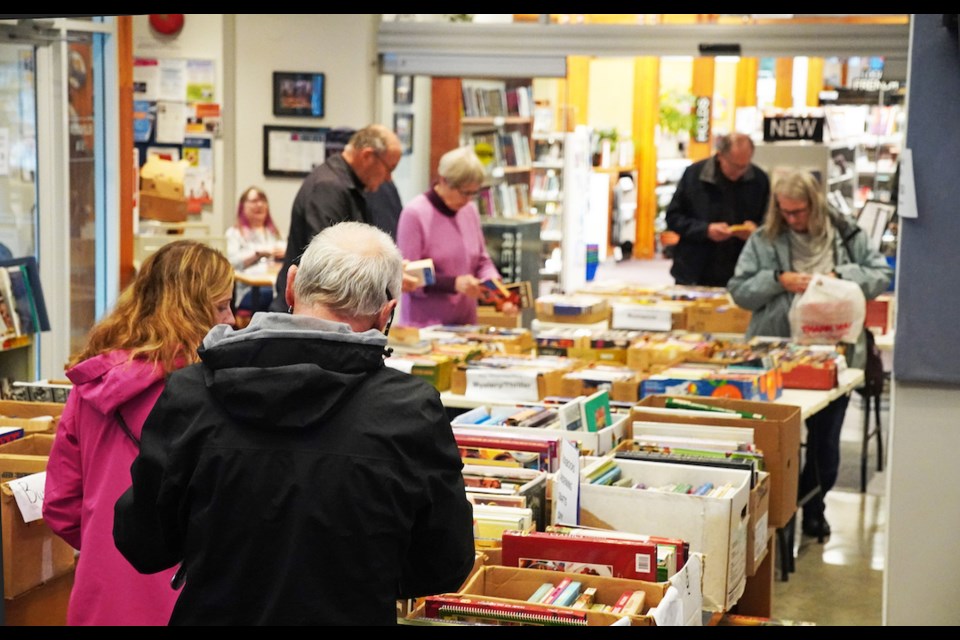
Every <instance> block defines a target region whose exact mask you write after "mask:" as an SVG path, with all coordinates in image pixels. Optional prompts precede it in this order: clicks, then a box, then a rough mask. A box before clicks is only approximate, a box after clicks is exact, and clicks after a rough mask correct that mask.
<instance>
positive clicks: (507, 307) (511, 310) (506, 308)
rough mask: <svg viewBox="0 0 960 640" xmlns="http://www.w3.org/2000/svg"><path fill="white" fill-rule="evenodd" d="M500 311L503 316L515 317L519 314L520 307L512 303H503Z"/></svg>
mask: <svg viewBox="0 0 960 640" xmlns="http://www.w3.org/2000/svg"><path fill="white" fill-rule="evenodd" d="M500 311H502V312H503V313H504V315H508V316H510V317H515V316H516V315H518V314H519V313H520V307H518V306H517V305H515V304H513V303H512V302H504V303H503V306H502V307H500Z"/></svg>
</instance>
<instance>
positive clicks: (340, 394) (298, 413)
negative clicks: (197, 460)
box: [199, 313, 387, 428]
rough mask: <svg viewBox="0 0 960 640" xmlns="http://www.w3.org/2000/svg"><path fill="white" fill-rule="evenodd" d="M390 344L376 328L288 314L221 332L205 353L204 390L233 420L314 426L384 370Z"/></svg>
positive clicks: (207, 342)
mask: <svg viewBox="0 0 960 640" xmlns="http://www.w3.org/2000/svg"><path fill="white" fill-rule="evenodd" d="M386 344H387V338H386V336H384V335H383V334H382V333H381V332H379V331H377V330H375V329H371V330H368V331H364V332H362V333H356V332H354V331H353V330H352V329H351V328H350V327H349V325H346V324H343V323H340V322H331V321H328V320H321V319H319V318H313V317H309V316H302V315H290V314H287V313H257V314H254V316H253V319H252V320H251V322H250V324H249V325H247V327H246V328H244V329H241V330H239V331H238V330H235V329H233V328H232V327H230V326H228V325H217V326H216V327H214V328H213V329H211V330H210V333H208V334H207V336H206V337H205V338H204V340H203V345H202V346H201V347H200V349H199V355H200V359H201V367H202V370H203V379H204V384H205V385H206V387H207V389H208V390H209V391H210V393H211V394H212V395H213V396H214V398H216V399H217V401H218V402H219V404H220V406H221V407H222V409H223V410H224V411H226V412H227V413H228V414H229V415H230V416H231V417H232V418H233V419H235V420H237V421H240V422H243V423H247V424H254V425H257V426H261V427H268V428H300V427H306V426H309V425H311V424H314V423H316V422H318V421H320V420H322V419H324V417H325V416H327V415H328V414H330V413H331V412H335V411H337V410H338V409H339V407H340V406H341V404H342V403H343V402H344V401H345V400H346V399H347V398H348V397H349V396H350V395H351V394H352V392H353V391H354V389H356V387H357V386H358V385H359V384H360V383H361V382H362V381H363V380H365V379H366V378H367V377H368V376H369V375H370V374H372V373H373V372H375V371H377V370H378V369H380V368H382V367H383V355H384V348H385V347H386Z"/></svg>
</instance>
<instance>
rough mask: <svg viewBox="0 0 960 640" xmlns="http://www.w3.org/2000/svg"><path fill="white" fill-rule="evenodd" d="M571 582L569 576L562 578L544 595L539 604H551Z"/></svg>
mask: <svg viewBox="0 0 960 640" xmlns="http://www.w3.org/2000/svg"><path fill="white" fill-rule="evenodd" d="M571 582H573V580H571V579H570V578H564V579H563V580H561V581H560V582H559V584H557V586H555V587H554V588H553V590H552V591H551V592H550V593H548V594H547V595H546V596H544V598H543V600H541V601H540V604H553V602H554V600H556V599H557V598H559V597H560V594H561V593H563V591H564V589H566V588H567V587H569V586H570V583H571Z"/></svg>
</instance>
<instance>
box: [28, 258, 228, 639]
mask: <svg viewBox="0 0 960 640" xmlns="http://www.w3.org/2000/svg"><path fill="white" fill-rule="evenodd" d="M233 276H234V271H233V267H232V266H231V265H230V262H229V261H228V260H227V258H226V257H225V256H224V255H223V254H221V253H220V252H219V251H217V250H216V249H213V248H211V247H209V246H207V245H204V244H201V243H198V242H194V241H190V240H179V241H176V242H172V243H170V244H167V245H164V246H163V247H161V248H160V249H159V250H158V251H157V252H156V253H155V254H153V255H151V256H150V257H149V258H147V259H146V260H145V261H144V263H143V265H142V267H141V269H140V271H139V272H138V273H137V276H136V278H135V279H134V281H133V283H132V284H131V285H130V286H129V287H127V288H126V290H124V291H123V293H121V295H120V298H119V300H118V301H117V304H116V307H115V308H114V309H113V311H112V312H111V313H110V314H109V315H107V316H106V317H105V318H103V319H102V320H101V321H100V322H99V323H97V325H96V326H95V327H94V328H93V329H92V330H91V332H90V335H89V338H88V340H87V344H86V346H85V347H84V348H83V349H82V350H81V351H80V352H78V353H77V354H75V355H74V356H73V357H72V358H71V359H70V363H69V368H68V370H67V373H66V375H67V377H68V378H69V379H70V381H71V382H72V383H73V388H72V389H71V391H70V395H69V397H68V400H67V404H66V406H65V407H64V411H63V414H62V416H61V418H60V425H59V427H58V428H57V434H56V437H55V440H54V444H53V448H52V450H51V451H50V458H49V461H48V463H47V479H46V487H45V497H44V504H43V517H44V520H45V521H46V522H47V524H48V525H49V526H50V528H51V530H53V531H54V533H56V534H57V535H59V536H60V537H61V538H63V539H64V540H66V541H67V542H68V543H69V544H70V546H72V547H74V548H75V549H77V550H79V551H80V555H79V558H78V561H77V569H76V575H75V578H74V585H73V591H72V592H71V594H70V602H69V605H68V608H67V623H68V624H71V625H165V624H166V623H167V621H168V620H169V618H170V612H171V611H172V610H173V605H174V603H175V602H176V599H177V596H178V592H177V591H175V590H174V589H172V588H171V586H170V580H171V577H172V576H173V571H172V570H171V571H166V572H162V573H157V574H152V575H144V574H141V573H139V572H137V571H136V570H135V569H134V568H133V567H132V566H131V565H130V564H129V563H128V562H127V561H126V559H125V558H124V557H123V556H122V555H120V553H119V552H118V551H117V549H116V547H115V546H114V543H113V505H114V503H115V502H116V501H117V498H119V497H120V494H122V493H123V492H124V490H126V488H127V487H129V486H130V482H131V480H130V465H131V464H132V463H133V459H134V458H135V457H136V455H137V453H138V451H139V438H140V429H141V428H142V426H143V422H144V420H145V419H146V417H147V414H148V413H149V412H150V409H151V408H152V407H153V405H154V403H155V402H156V400H157V398H158V397H159V395H160V393H161V392H162V391H163V388H164V386H165V383H166V378H167V376H168V375H169V374H170V373H171V372H173V371H175V370H176V369H179V368H181V367H184V366H186V365H188V364H191V363H194V362H197V361H198V360H199V358H198V356H197V347H199V346H200V344H201V342H202V341H203V338H204V336H205V335H206V334H207V332H208V331H209V330H210V329H211V328H212V327H213V326H214V325H217V324H232V323H233V321H234V318H233V312H232V311H231V307H230V301H231V298H232V296H233Z"/></svg>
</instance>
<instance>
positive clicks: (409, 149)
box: [393, 113, 413, 156]
mask: <svg viewBox="0 0 960 640" xmlns="http://www.w3.org/2000/svg"><path fill="white" fill-rule="evenodd" d="M393 131H394V132H395V133H396V134H397V137H398V138H400V144H402V145H403V155H405V156H406V155H409V154H411V153H413V114H412V113H395V114H393Z"/></svg>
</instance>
